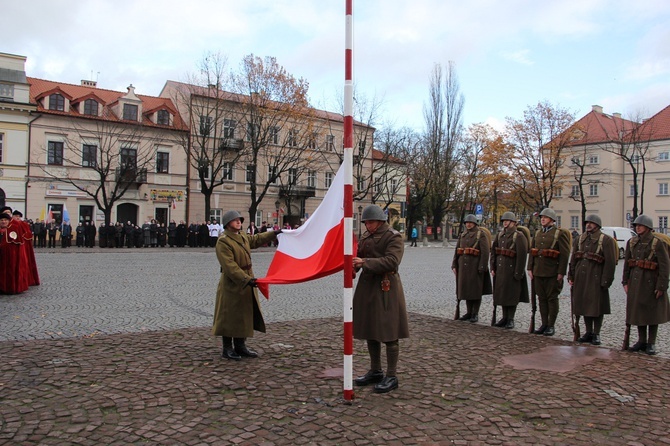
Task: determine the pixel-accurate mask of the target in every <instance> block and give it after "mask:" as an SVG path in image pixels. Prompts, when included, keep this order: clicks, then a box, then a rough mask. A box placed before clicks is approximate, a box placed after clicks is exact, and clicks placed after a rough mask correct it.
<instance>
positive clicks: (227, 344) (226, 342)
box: [221, 336, 242, 361]
mask: <svg viewBox="0 0 670 446" xmlns="http://www.w3.org/2000/svg"><path fill="white" fill-rule="evenodd" d="M221 357H223V358H226V359H232V360H233V361H239V360H240V359H242V357H241V356H240V355H238V354H237V353H235V349H234V348H233V338H228V337H225V336H224V337H223V353H221Z"/></svg>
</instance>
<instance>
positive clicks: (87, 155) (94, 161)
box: [81, 144, 98, 167]
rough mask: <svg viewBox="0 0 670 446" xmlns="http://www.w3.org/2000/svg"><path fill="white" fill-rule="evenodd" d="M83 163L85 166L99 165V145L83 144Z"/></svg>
mask: <svg viewBox="0 0 670 446" xmlns="http://www.w3.org/2000/svg"><path fill="white" fill-rule="evenodd" d="M81 165H82V166H83V167H96V166H97V165H98V146H96V145H95V144H84V145H83V146H82V148H81Z"/></svg>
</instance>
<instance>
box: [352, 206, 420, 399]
mask: <svg viewBox="0 0 670 446" xmlns="http://www.w3.org/2000/svg"><path fill="white" fill-rule="evenodd" d="M361 220H362V221H363V222H364V224H365V229H366V232H365V233H364V234H363V236H362V237H361V240H360V242H359V243H358V251H357V253H356V257H354V258H353V259H352V263H353V266H354V270H355V271H361V276H360V278H359V279H358V284H357V285H356V291H355V293H354V300H353V313H354V320H353V331H354V338H356V339H361V340H366V341H367V347H368V353H369V355H370V370H369V371H368V372H367V373H366V374H365V375H363V376H361V377H358V378H356V380H355V384H356V385H357V386H366V385H368V384H375V387H374V392H376V393H386V392H390V391H391V390H393V389H396V388H397V387H398V378H397V376H396V372H397V365H398V356H399V353H400V344H399V342H398V340H399V339H402V338H408V337H409V328H408V323H407V310H406V308H405V293H404V291H403V288H402V282H401V281H400V275H399V274H398V267H399V266H400V261H401V260H402V256H403V253H404V250H405V245H404V242H403V238H402V234H400V233H399V232H398V231H396V230H394V229H393V228H391V227H390V226H389V224H388V223H387V222H386V215H385V214H384V211H383V210H382V209H381V208H380V207H379V206H376V205H370V206H367V207H366V208H365V209H363V214H362V216H361ZM382 343H384V344H385V345H386V364H387V368H386V375H384V372H383V370H382V363H381V344H382Z"/></svg>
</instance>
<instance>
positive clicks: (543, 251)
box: [528, 208, 571, 336]
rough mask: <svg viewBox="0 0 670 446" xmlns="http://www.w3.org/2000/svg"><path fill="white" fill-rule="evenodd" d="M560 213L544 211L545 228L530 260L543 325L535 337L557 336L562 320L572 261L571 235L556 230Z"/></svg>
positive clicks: (537, 240) (539, 231) (529, 268)
mask: <svg viewBox="0 0 670 446" xmlns="http://www.w3.org/2000/svg"><path fill="white" fill-rule="evenodd" d="M556 218H557V217H556V212H555V211H554V210H553V209H551V208H545V209H543V210H542V212H540V224H542V229H539V230H538V231H537V232H536V233H535V238H534V239H533V241H532V243H531V249H530V257H529V259H528V276H529V277H530V280H532V281H533V284H534V285H535V292H536V293H537V299H538V303H539V307H540V316H541V318H542V325H541V326H540V328H538V329H537V330H535V331H534V332H533V333H535V334H543V335H545V336H553V335H554V333H555V332H556V331H555V329H554V324H555V323H556V318H557V317H558V309H559V308H558V295H559V294H560V293H561V290H562V289H563V278H564V277H565V273H566V272H567V269H568V260H569V258H570V239H571V236H570V233H569V232H567V231H565V230H562V229H559V228H557V227H556Z"/></svg>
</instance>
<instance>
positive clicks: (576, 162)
mask: <svg viewBox="0 0 670 446" xmlns="http://www.w3.org/2000/svg"><path fill="white" fill-rule="evenodd" d="M570 163H571V164H572V165H573V166H579V157H578V156H573V157H572V158H571V159H570Z"/></svg>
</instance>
